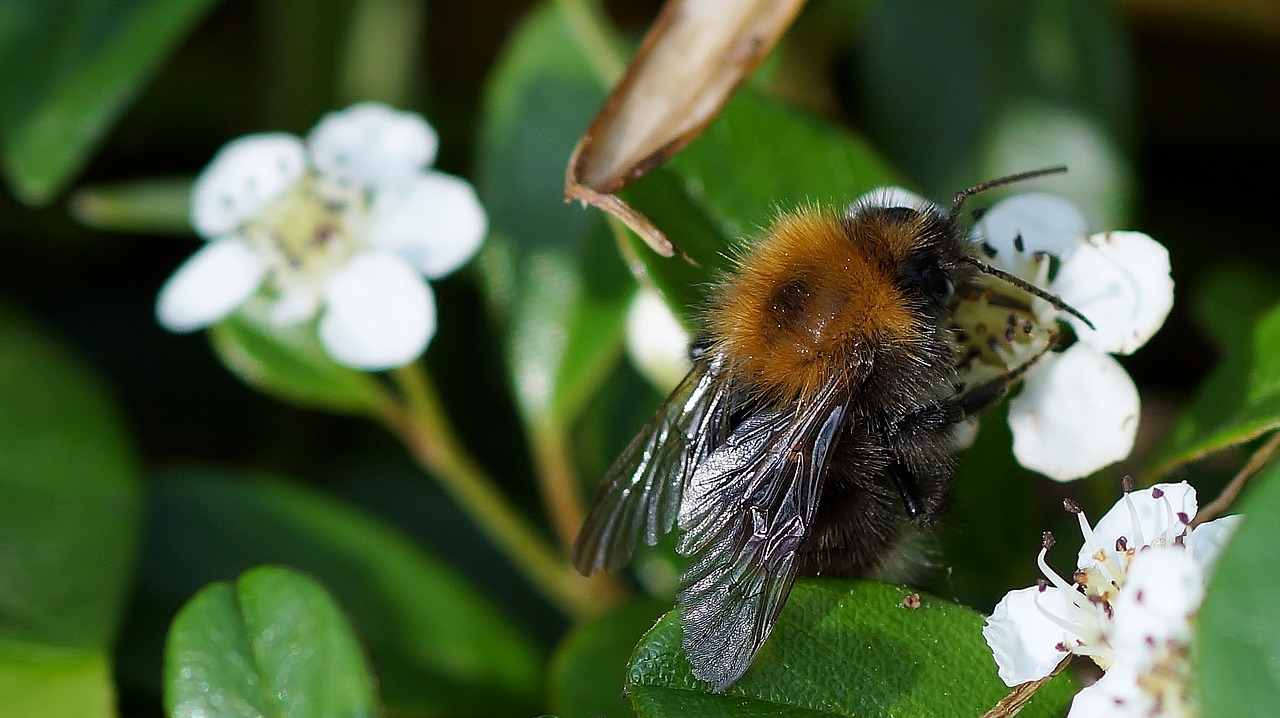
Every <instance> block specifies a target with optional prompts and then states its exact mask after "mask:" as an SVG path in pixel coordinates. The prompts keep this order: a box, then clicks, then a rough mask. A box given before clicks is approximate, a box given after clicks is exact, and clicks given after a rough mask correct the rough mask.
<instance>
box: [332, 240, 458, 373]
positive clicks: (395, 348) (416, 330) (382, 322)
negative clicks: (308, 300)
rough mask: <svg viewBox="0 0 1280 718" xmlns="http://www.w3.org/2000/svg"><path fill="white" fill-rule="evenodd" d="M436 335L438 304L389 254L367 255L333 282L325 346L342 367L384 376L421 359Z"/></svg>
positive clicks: (414, 274)
mask: <svg viewBox="0 0 1280 718" xmlns="http://www.w3.org/2000/svg"><path fill="white" fill-rule="evenodd" d="M435 330H436V307H435V298H434V297H433V296H432V294H431V289H430V288H429V287H427V284H426V282H424V281H423V280H422V277H421V276H419V274H418V273H417V272H416V271H414V269H413V268H412V267H410V266H409V265H408V264H406V263H405V261H404V260H403V259H401V258H400V257H398V256H396V255H394V254H391V253H389V252H377V251H373V252H365V253H362V254H358V255H356V256H355V257H353V258H352V259H351V261H350V263H348V264H347V266H345V267H343V268H342V269H340V270H338V271H337V272H335V273H334V274H333V276H332V277H330V278H329V283H328V285H327V286H326V287H325V310H324V314H323V315H322V316H321V317H320V342H321V343H322V344H323V345H324V347H325V350H326V351H328V352H329V354H330V356H332V357H333V358H334V359H336V360H337V361H339V362H341V363H342V364H345V365H347V366H349V367H352V368H354V369H362V370H368V371H380V370H383V369H390V368H394V367H399V366H404V365H405V364H408V363H409V362H411V361H413V360H414V359H416V358H418V356H420V355H421V354H422V352H423V351H424V350H425V349H426V348H427V342H428V341H430V339H431V336H432V335H433V334H434V333H435Z"/></svg>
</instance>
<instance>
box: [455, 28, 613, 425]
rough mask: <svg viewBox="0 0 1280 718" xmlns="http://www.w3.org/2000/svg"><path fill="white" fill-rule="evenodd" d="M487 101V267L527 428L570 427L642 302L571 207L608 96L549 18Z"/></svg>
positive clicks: (482, 186) (603, 231) (482, 178)
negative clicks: (567, 178) (584, 143)
mask: <svg viewBox="0 0 1280 718" xmlns="http://www.w3.org/2000/svg"><path fill="white" fill-rule="evenodd" d="M485 96H486V102H485V107H486V108H487V114H486V115H485V117H484V124H483V128H482V130H481V134H482V138H483V141H482V142H481V143H480V146H481V148H482V152H481V155H480V157H479V169H478V182H477V185H478V188H479V192H480V196H481V197H482V198H483V200H484V202H485V206H486V208H487V209H488V211H489V217H490V224H491V226H492V234H491V236H490V239H489V243H488V245H487V247H486V249H485V252H484V254H483V259H482V262H481V267H482V269H483V270H484V275H485V281H486V288H487V291H488V294H489V297H490V300H491V304H492V305H493V306H494V308H495V310H496V311H497V312H498V313H499V314H500V315H501V317H502V319H503V320H504V323H505V325H506V328H507V337H506V343H507V362H508V366H509V368H510V374H511V380H512V384H513V385H514V387H515V390H516V398H517V400H518V402H519V404H520V408H521V409H522V411H523V413H524V414H525V416H526V420H530V421H533V422H552V423H555V424H561V425H563V424H564V423H566V422H567V421H569V420H571V419H572V418H573V417H574V416H575V415H576V414H577V412H578V411H579V410H580V409H581V407H582V404H583V403H584V402H585V401H586V400H587V398H588V397H590V396H591V395H592V394H593V393H594V391H595V389H596V388H597V387H598V386H599V384H600V382H601V381H603V379H604V376H605V374H606V373H607V371H608V370H609V368H610V367H611V366H613V363H614V361H615V360H616V358H617V356H618V349H619V347H620V345H621V337H622V324H623V319H624V316H625V313H626V307H627V303H628V301H629V300H630V298H631V295H632V294H633V292H634V282H633V281H632V280H631V279H630V278H629V277H628V276H627V273H626V269H625V267H624V266H623V264H622V262H621V261H620V260H619V259H618V256H617V252H616V251H615V250H614V243H613V241H612V240H611V238H610V236H609V233H608V231H607V228H606V225H605V222H604V219H603V216H602V215H601V214H600V213H599V212H596V211H595V210H591V211H584V210H583V209H582V208H581V207H577V206H571V205H566V204H565V202H564V190H563V186H564V171H565V165H566V164H567V163H568V160H569V153H570V152H571V151H572V149H573V145H574V143H575V142H576V141H577V138H578V136H579V135H580V134H581V133H582V131H583V129H585V128H586V126H587V123H588V122H590V120H591V117H592V115H593V114H594V113H595V111H596V110H597V109H598V108H599V106H600V103H601V102H602V101H603V99H604V96H605V88H604V86H603V84H602V82H601V81H600V80H599V79H597V78H596V76H595V75H594V74H593V72H592V71H591V69H590V67H589V66H588V65H587V63H586V61H585V60H584V59H583V58H582V56H581V55H580V53H579V52H578V51H577V49H576V43H575V41H574V38H573V36H572V34H571V33H570V31H569V29H568V27H567V26H566V24H565V22H564V19H563V18H562V16H561V15H560V13H559V12H558V11H555V10H553V9H547V10H544V11H541V12H538V13H535V14H534V15H532V16H530V17H529V18H528V19H527V20H526V21H525V22H524V24H523V25H522V26H521V27H520V29H519V31H518V32H517V33H516V35H515V37H514V38H513V40H512V41H511V42H510V43H509V44H508V47H507V51H506V53H505V54H504V55H503V56H502V58H501V59H500V60H499V62H498V65H497V69H496V70H495V72H494V74H493V76H492V78H491V79H490V81H489V85H488V88H487V90H486V95H485Z"/></svg>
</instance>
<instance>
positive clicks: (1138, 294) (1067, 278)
mask: <svg viewBox="0 0 1280 718" xmlns="http://www.w3.org/2000/svg"><path fill="white" fill-rule="evenodd" d="M974 238H975V241H978V242H980V243H981V246H982V248H983V249H984V252H985V254H986V258H987V261H988V262H989V263H990V264H991V265H992V266H995V267H997V268H999V269H1003V270H1005V271H1007V272H1010V273H1012V274H1014V275H1016V276H1018V277H1020V278H1022V279H1024V280H1026V281H1028V282H1030V283H1031V284H1034V285H1036V286H1038V287H1040V288H1042V289H1044V290H1046V291H1048V292H1049V293H1050V294H1052V295H1055V296H1057V297H1059V298H1060V299H1061V300H1062V301H1063V302H1065V303H1066V304H1067V305H1069V306H1070V307H1072V308H1074V309H1075V310H1077V311H1078V312H1079V313H1080V314H1082V315H1083V316H1084V317H1086V318H1088V320H1089V322H1090V323H1092V325H1093V326H1092V327H1090V326H1089V325H1088V324H1086V323H1085V322H1084V321H1082V320H1081V319H1080V318H1079V317H1076V316H1073V315H1072V314H1071V313H1068V312H1061V311H1059V310H1057V309H1055V308H1054V307H1052V306H1050V304H1049V303H1048V302H1046V301H1044V300H1042V299H1039V298H1034V297H1031V296H1030V295H1029V294H1025V293H1022V292H1019V291H1017V290H1013V289H1012V288H1011V287H1009V286H1008V285H1004V286H1000V283H999V280H996V279H994V278H986V279H988V280H989V281H988V282H987V286H989V287H991V288H993V289H994V290H995V291H997V292H999V293H1001V294H1003V295H1006V296H1008V295H1010V294H1011V293H1012V294H1015V295H1017V294H1021V296H1022V298H1023V299H1024V301H1028V304H1029V311H1027V312H1018V311H1016V310H1012V311H1011V310H1010V309H1008V308H1007V306H997V305H995V304H992V303H985V304H984V302H982V301H980V302H978V303H976V304H974V305H971V306H970V307H968V308H967V311H968V312H969V314H968V315H966V317H965V319H967V321H964V320H963V319H962V326H965V327H966V328H967V329H969V331H970V332H972V333H976V329H974V328H975V327H984V328H985V327H988V326H993V325H994V326H998V327H1000V328H1001V329H1002V330H1003V328H1004V326H1005V324H1004V323H1002V322H1001V321H1000V319H1001V318H1004V317H1007V318H1008V319H1007V322H1010V323H1011V324H1010V326H1013V325H1014V324H1016V325H1018V326H1019V328H1022V327H1027V328H1028V330H1027V331H1025V332H1012V331H1010V332H1008V333H1007V334H1003V335H1000V334H998V333H996V332H990V336H988V337H985V338H978V337H971V341H974V342H975V344H976V343H977V342H979V341H982V340H985V341H986V342H987V344H986V345H984V346H983V347H982V349H983V350H984V351H986V350H987V349H988V348H989V347H990V348H991V351H990V352H989V353H988V354H987V355H986V358H988V359H991V358H994V359H995V361H994V362H990V363H993V364H997V363H998V365H999V366H1001V368H1002V369H1006V370H1007V369H1014V368H1016V367H1018V366H1021V365H1022V364H1024V363H1025V362H1027V361H1028V360H1029V359H1031V358H1033V357H1035V356H1036V355H1037V354H1039V353H1040V351H1041V350H1043V349H1047V348H1048V347H1049V346H1050V345H1051V344H1052V343H1053V342H1054V341H1055V340H1056V338H1057V335H1058V330H1057V326H1058V322H1060V321H1061V322H1065V323H1066V324H1068V325H1070V327H1071V329H1072V330H1073V331H1074V333H1075V336H1076V339H1077V341H1076V342H1075V343H1074V344H1072V345H1071V346H1070V347H1069V348H1067V349H1066V350H1065V351H1061V352H1059V351H1052V352H1049V353H1046V354H1044V355H1043V356H1040V357H1039V359H1038V360H1037V361H1036V362H1035V363H1034V364H1033V365H1032V366H1031V368H1030V370H1029V371H1027V373H1026V375H1025V376H1024V377H1023V389H1022V391H1021V393H1019V394H1018V395H1017V396H1016V397H1014V398H1013V400H1012V401H1011V402H1010V404H1009V427H1010V428H1011V429H1012V431H1013V451H1014V455H1015V456H1016V457H1017V459H1018V462H1019V463H1020V464H1022V465H1023V466H1026V467H1027V468H1029V469H1032V470H1034V471H1038V472H1040V473H1042V474H1044V475H1045V476H1048V477H1050V478H1053V479H1056V480H1058V481H1069V480H1071V479H1076V478H1080V477H1083V476H1087V475H1089V474H1091V473H1093V472H1094V471H1097V470H1098V469H1100V468H1102V467H1104V466H1107V465H1109V464H1113V463H1115V462H1117V461H1119V460H1121V459H1123V458H1125V457H1126V456H1128V455H1129V452H1130V451H1132V449H1133V442H1134V439H1135V437H1136V436H1137V431H1138V416H1139V413H1140V404H1139V399H1138V390H1137V388H1136V387H1135V386H1134V384H1133V380H1132V379H1130V378H1129V375H1128V373H1127V372H1125V370H1124V368H1123V367H1121V366H1120V364H1119V362H1117V361H1116V360H1115V359H1114V358H1112V357H1111V356H1110V355H1111V354H1121V355H1125V354H1130V353H1132V352H1134V351H1135V350H1137V349H1138V348H1139V347H1141V346H1142V345H1143V344H1145V343H1146V342H1147V340H1148V339H1150V338H1151V337H1152V335H1154V334H1155V333H1156V331H1157V330H1158V329H1159V328H1160V326H1161V325H1162V324H1163V323H1164V320H1165V317H1167V316H1168V314H1169V310H1170V309H1171V308H1172V306H1173V279H1172V278H1171V277H1170V275H1169V271H1170V267H1169V253H1168V251H1167V250H1165V248H1164V247H1163V246H1162V245H1161V244H1160V243H1158V242H1156V241H1155V240H1153V239H1151V238H1150V237H1148V236H1147V235H1145V234H1142V233H1139V232H1122V231H1110V232H1101V233H1097V234H1089V233H1088V230H1087V226H1086V223H1085V219H1084V215H1082V214H1081V213H1080V211H1079V210H1078V209H1076V208H1075V207H1074V206H1073V205H1071V204H1070V203H1069V202H1067V201H1066V200H1064V199H1061V198H1059V197H1055V196H1053V195H1047V194H1023V195H1017V196H1014V197H1010V198H1008V199H1006V200H1003V201H1001V202H998V203H996V204H995V205H993V206H992V207H991V209H990V210H988V211H987V212H986V213H985V214H984V215H983V216H982V218H981V219H980V220H979V222H978V224H977V226H976V227H975V228H974ZM962 304H963V303H962ZM960 313H961V312H960V311H958V314H960ZM993 317H994V321H993ZM1032 327H1034V328H1035V329H1044V330H1047V331H1046V332H1041V333H1040V334H1039V335H1036V334H1035V333H1034V332H1033V331H1031V328H1032ZM1015 336H1016V339H1015V338H1014V337H1015ZM993 340H994V341H993ZM992 345H994V346H992ZM993 355H994V357H993Z"/></svg>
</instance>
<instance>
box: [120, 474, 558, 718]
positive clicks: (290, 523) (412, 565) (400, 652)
mask: <svg viewBox="0 0 1280 718" xmlns="http://www.w3.org/2000/svg"><path fill="white" fill-rule="evenodd" d="M150 498H151V500H150V506H151V511H150V526H149V535H150V537H151V540H150V541H149V542H148V553H147V555H146V556H145V557H144V562H143V567H142V575H141V586H140V588H139V596H138V598H137V601H136V603H138V604H139V605H140V606H142V607H143V610H144V612H145V614H146V615H145V616H143V617H141V618H140V619H139V620H140V622H142V623H145V622H146V619H152V618H153V617H154V616H156V615H160V616H163V615H169V614H171V613H172V612H173V611H174V610H176V608H177V606H178V605H180V603H181V602H182V601H183V600H185V599H186V598H187V597H188V596H190V595H191V594H192V593H193V592H194V591H196V590H197V589H198V588H199V587H201V586H203V585H205V584H206V583H208V582H210V581H215V580H220V579H226V578H228V577H231V576H235V575H237V574H239V573H240V572H243V571H245V570H247V569H248V568H250V567H253V566H257V565H261V564H281V565H286V566H292V567H294V568H297V569H300V570H303V571H306V572H308V573H309V574H311V575H312V576H315V577H316V578H317V579H319V580H321V581H323V582H324V584H325V585H326V586H328V587H329V589H330V590H332V591H333V593H334V595H335V596H336V597H337V598H338V600H339V601H340V602H341V603H342V605H343V607H344V609H345V610H346V611H347V614H348V615H349V616H350V618H351V621H352V623H353V624H354V625H355V627H356V632H357V633H358V635H359V636H360V638H361V640H362V642H363V643H364V645H365V647H366V648H367V650H368V652H369V657H370V660H371V661H372V663H373V665H374V668H375V670H376V673H377V675H378V678H379V681H380V683H381V686H382V695H383V701H384V702H385V704H386V706H387V708H388V710H390V711H393V712H397V713H408V714H418V713H425V714H433V715H434V714H456V713H468V714H500V713H501V714H517V713H528V712H530V711H531V710H532V708H533V706H534V705H535V696H536V694H537V691H538V679H539V674H540V672H541V669H540V667H539V659H538V657H537V655H536V654H535V652H534V651H533V649H532V647H531V646H530V643H529V641H528V640H527V639H526V638H525V637H524V635H523V634H522V633H521V631H520V630H519V629H518V628H517V627H516V626H515V625H513V624H512V623H511V622H510V621H509V620H508V619H506V618H505V617H504V616H502V615H501V614H499V613H498V611H497V610H496V609H494V608H493V607H492V605H491V604H490V603H489V602H488V601H487V600H486V599H485V598H484V597H483V596H481V595H480V594H479V593H478V592H477V591H476V590H475V589H473V588H472V587H471V586H470V585H469V584H468V583H466V582H465V581H464V580H463V579H461V578H460V577H459V576H458V575H457V574H456V573H454V572H453V570H452V569H450V568H449V567H448V566H446V565H444V564H442V563H441V562H439V561H438V560H436V559H435V558H433V557H432V556H430V555H428V554H427V553H426V552H425V551H423V550H422V549H421V548H419V547H418V546H415V545H413V544H412V543H410V542H409V541H408V540H407V539H406V538H405V537H404V536H402V535H401V534H399V533H397V532H396V531H394V530H392V529H390V528H388V527H387V526H386V525H384V524H382V523H381V522H379V521H377V520H375V519H373V518H372V517H370V516H368V515H366V514H364V513H362V512H360V511H358V510H355V509H353V508H352V507H350V506H346V505H344V504H341V503H339V502H337V501H334V500H332V499H330V498H327V497H325V496H322V495H320V494H317V493H315V492H313V491H309V490H306V489H303V488H301V487H297V486H293V485H290V484H286V483H283V482H280V481H274V480H269V479H267V478H265V477H263V476H260V475H253V474H246V473H243V472H229V471H215V470H212V469H206V470H196V469H192V470H186V471H176V472H170V473H169V474H167V475H165V476H163V477H161V479H160V480H158V481H156V482H155V483H154V485H153V488H152V494H151V497H150Z"/></svg>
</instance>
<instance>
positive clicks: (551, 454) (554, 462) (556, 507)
mask: <svg viewBox="0 0 1280 718" xmlns="http://www.w3.org/2000/svg"><path fill="white" fill-rule="evenodd" d="M529 431H530V434H531V438H530V446H531V448H532V450H533V459H534V462H535V463H536V464H537V475H538V489H539V491H540V492H541V494H542V502H543V504H545V505H546V507H547V515H548V517H549V518H550V519H551V527H552V528H553V529H555V532H556V537H557V538H558V539H560V545H561V546H562V547H564V548H568V547H569V546H571V545H573V540H574V538H575V537H577V535H578V527H579V526H582V520H583V518H584V517H585V512H584V511H583V501H582V492H581V491H579V490H578V486H579V482H578V473H577V471H575V470H574V468H573V456H572V455H571V454H570V452H569V447H568V444H567V441H566V439H567V437H566V436H565V435H564V431H563V430H562V429H561V428H560V427H558V426H554V425H552V424H551V422H546V421H543V422H536V423H534V424H532V425H531V426H530V428H529Z"/></svg>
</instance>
